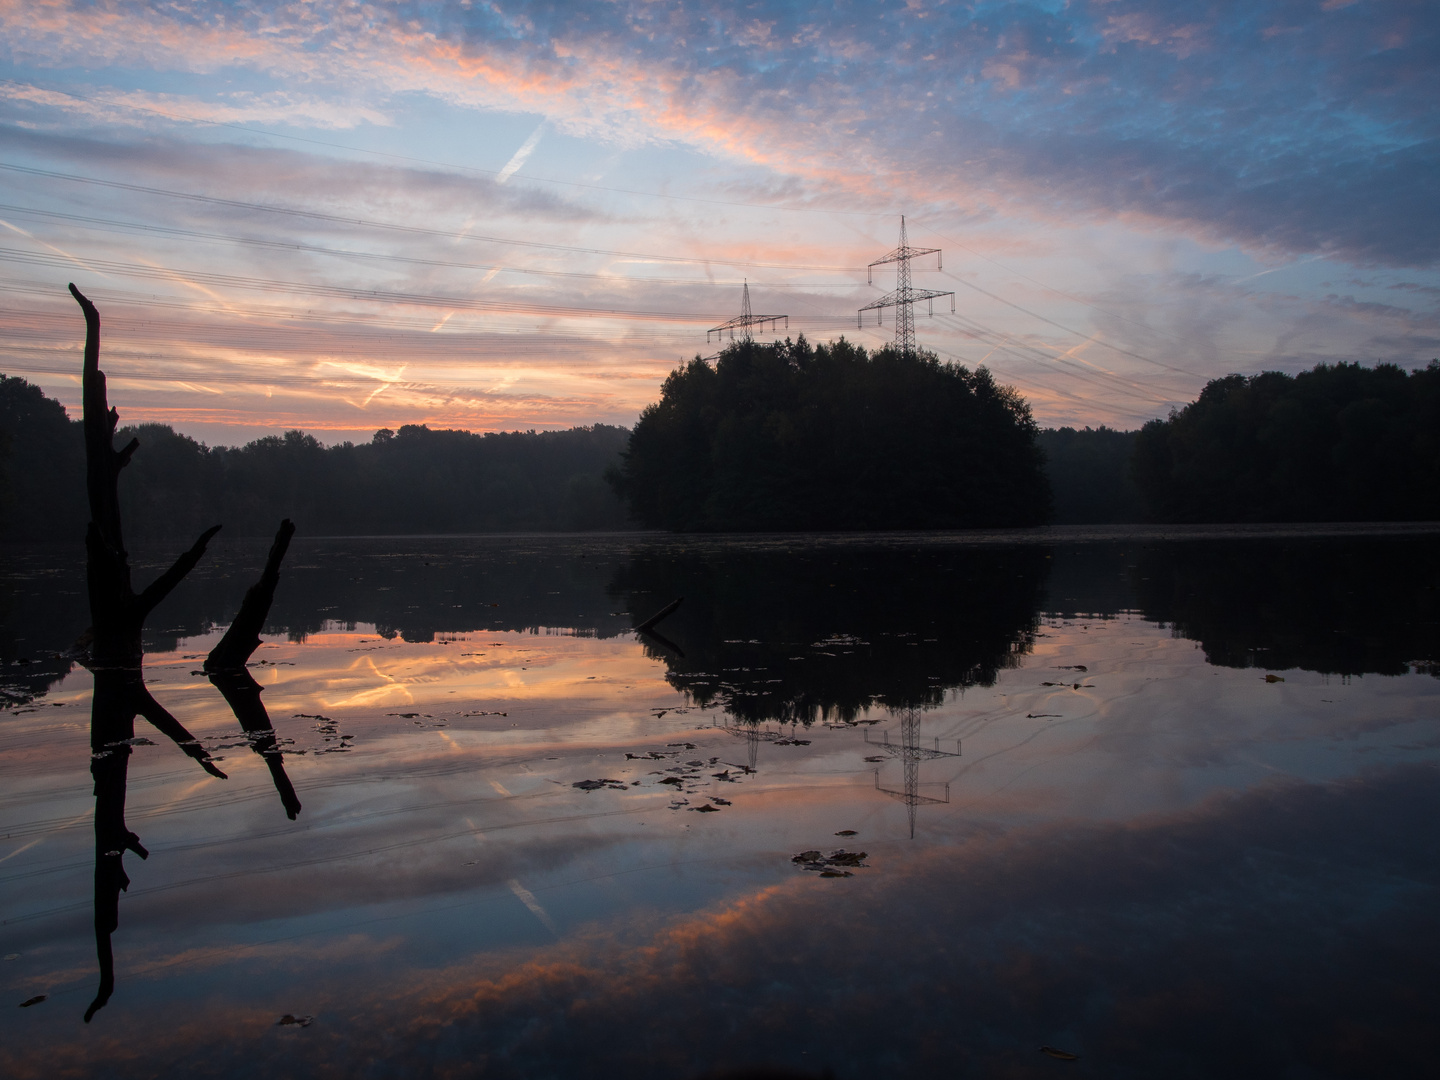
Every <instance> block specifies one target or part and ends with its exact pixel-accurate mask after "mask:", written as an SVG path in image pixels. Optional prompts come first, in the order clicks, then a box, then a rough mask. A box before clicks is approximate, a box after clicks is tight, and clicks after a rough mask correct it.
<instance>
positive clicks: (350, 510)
mask: <svg viewBox="0 0 1440 1080" xmlns="http://www.w3.org/2000/svg"><path fill="white" fill-rule="evenodd" d="M131 436H134V437H137V438H139V439H140V440H141V442H142V443H143V444H144V446H145V453H143V454H139V455H137V456H136V457H135V459H134V460H133V462H132V463H131V464H130V465H129V467H127V468H126V470H125V472H124V474H123V476H122V479H121V485H120V488H121V499H122V504H123V508H124V512H125V515H126V521H127V522H128V523H129V525H128V526H127V528H128V530H129V535H130V536H131V537H133V538H135V539H140V540H143V539H147V538H173V537H188V536H191V535H192V534H194V533H196V532H199V531H200V530H202V529H204V528H206V527H208V526H209V525H210V524H214V523H215V522H224V523H225V527H226V530H227V533H228V534H229V535H232V536H235V535H240V536H262V535H269V534H270V533H271V531H273V528H274V522H275V521H278V520H279V519H280V518H282V517H285V516H291V517H293V518H294V519H295V520H296V521H297V522H299V523H300V524H301V526H302V528H303V530H304V532H305V533H306V534H307V535H311V536H315V535H337V536H339V535H349V536H353V535H405V534H411V535H413V534H423V533H466V532H515V531H585V530H615V529H633V528H636V527H644V528H666V529H674V530H679V531H734V530H742V529H747V530H774V529H849V530H855V529H872V530H888V529H925V528H931V529H954V528H974V527H992V526H998V525H1036V524H1043V523H1046V522H1047V521H1048V522H1050V523H1054V524H1060V525H1072V524H1110V523H1125V522H1144V521H1151V522H1159V523H1187V522H1190V523H1199V522H1265V521H1367V520H1368V521H1397V520H1416V521H1424V520H1436V519H1437V518H1440V362H1437V361H1431V363H1430V364H1429V366H1428V367H1425V368H1419V369H1416V370H1414V371H1410V372H1407V371H1405V370H1404V369H1403V368H1400V367H1397V366H1395V365H1389V364H1381V365H1377V366H1375V367H1371V368H1366V367H1361V366H1360V365H1358V364H1335V365H1326V364H1321V365H1318V366H1317V367H1315V368H1314V369H1312V370H1310V371H1306V372H1302V373H1300V374H1299V375H1293V376H1292V375H1286V374H1282V373H1280V372H1265V373H1263V374H1259V375H1250V376H1244V375H1231V376H1228V377H1226V378H1223V379H1216V380H1214V381H1212V382H1211V383H1209V384H1208V385H1207V386H1206V387H1205V389H1204V390H1203V391H1202V392H1201V394H1200V396H1199V398H1198V399H1197V400H1196V401H1194V402H1193V403H1191V404H1190V405H1187V406H1186V407H1184V408H1183V409H1178V410H1175V411H1174V412H1172V413H1171V415H1170V416H1169V417H1168V418H1167V419H1164V420H1153V421H1151V422H1150V423H1148V424H1146V425H1145V426H1144V428H1142V429H1141V430H1139V431H1116V430H1113V429H1111V428H1107V427H1103V426H1102V427H1099V428H1094V429H1092V428H1081V429H1078V430H1077V429H1075V428H1070V427H1062V428H1052V429H1046V430H1039V429H1037V428H1036V426H1035V424H1034V422H1033V420H1032V419H1031V418H1030V414H1029V410H1028V407H1027V406H1026V405H1025V403H1024V401H1023V400H1022V399H1021V398H1020V397H1019V396H1018V395H1017V394H1015V393H1014V392H1013V391H1011V390H1008V389H1006V388H1004V387H1001V386H997V385H996V384H995V382H994V381H993V379H992V378H991V376H990V374H989V373H988V372H987V371H986V370H985V369H984V368H979V369H976V370H975V371H969V370H967V369H965V368H963V367H958V366H954V365H946V364H941V363H939V362H938V361H937V360H936V359H935V358H934V357H931V356H927V355H924V354H921V355H918V356H915V357H908V358H907V357H904V356H901V355H899V354H897V353H895V352H894V351H892V350H888V349H886V350H879V351H877V352H873V353H870V352H867V351H866V350H864V349H861V348H857V347H855V346H853V345H850V344H848V343H846V342H845V341H843V340H841V341H839V342H836V343H834V344H831V345H821V346H817V347H811V346H810V345H809V344H807V343H806V342H805V341H804V339H803V338H802V339H800V340H798V341H796V342H794V343H790V342H786V343H783V344H782V345H781V346H779V347H778V348H777V347H771V346H756V345H746V344H744V343H738V344H736V345H734V346H732V347H731V348H729V349H728V350H726V352H725V353H723V354H722V355H721V357H720V359H719V362H718V363H716V364H714V365H711V364H709V363H706V362H703V361H700V360H698V359H697V360H694V361H691V362H690V363H688V364H685V365H683V366H681V367H680V368H677V369H676V370H675V371H674V372H672V373H671V375H670V376H669V378H667V379H666V381H665V384H664V387H663V389H662V393H661V397H660V400H659V401H658V402H656V403H654V404H652V405H651V406H650V407H649V408H647V409H646V410H645V412H644V413H643V414H642V415H641V418H640V422H639V423H638V424H637V425H636V427H635V430H634V432H633V433H632V432H630V431H628V430H627V429H625V428H621V427H611V426H607V425H604V424H597V425H595V426H593V427H577V428H571V429H569V430H567V431H542V432H533V431H532V432H498V433H495V432H492V433H488V434H483V435H481V434H474V433H471V432H467V431H448V430H432V429H430V428H428V427H426V426H424V425H407V426H405V427H402V428H400V429H399V430H398V431H390V430H388V429H383V428H382V429H381V430H379V431H377V432H375V434H374V436H373V437H372V439H371V440H370V441H369V442H366V443H360V444H351V443H342V444H341V445H339V446H331V447H326V446H323V445H322V444H321V443H320V442H319V441H318V440H317V439H315V437H314V436H312V435H307V434H305V433H304V432H300V431H290V432H286V433H285V434H283V435H275V436H270V437H267V438H264V439H258V440H256V441H254V442H251V443H249V444H247V445H245V446H240V447H223V446H221V447H207V446H205V445H203V444H201V443H199V442H196V441H195V440H194V439H191V438H189V437H188V436H186V435H182V434H179V433H177V432H175V431H174V430H172V429H171V428H169V427H167V426H165V425H160V424H141V425H138V426H135V427H132V428H127V429H125V437H126V438H127V439H128V438H130V437H131ZM84 475H85V460H84V447H83V443H82V439H81V435H80V425H79V423H78V421H74V420H71V419H69V418H68V416H67V415H66V412H65V409H64V407H63V406H62V405H61V404H60V403H59V402H58V401H55V400H53V399H51V398H48V397H46V396H45V395H44V393H43V391H42V390H41V389H40V388H39V387H38V386H34V385H32V384H30V383H28V382H26V381H25V380H24V379H19V378H12V377H9V376H5V375H0V539H3V540H78V539H79V538H80V537H82V536H83V535H84V531H85V521H86V517H85V487H84Z"/></svg>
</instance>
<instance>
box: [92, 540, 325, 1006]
mask: <svg viewBox="0 0 1440 1080" xmlns="http://www.w3.org/2000/svg"><path fill="white" fill-rule="evenodd" d="M294 533H295V527H294V526H293V525H292V524H291V523H290V522H289V521H286V522H284V523H283V524H282V525H281V527H280V532H279V534H278V535H277V536H276V538H275V543H274V545H273V546H272V547H271V549H270V556H269V558H268V560H267V561H266V564H265V570H264V572H263V574H262V575H261V578H260V580H259V581H258V582H257V583H256V584H255V585H254V586H252V587H251V588H250V590H249V591H248V592H247V593H246V595H245V600H244V603H242V604H241V606H240V611H239V612H238V613H237V614H236V616H235V618H234V620H232V622H231V625H230V629H229V630H228V631H227V632H226V634H225V636H224V637H223V638H222V639H221V640H220V643H219V644H218V645H216V646H215V648H214V649H213V650H211V652H210V655H209V656H208V657H207V658H206V660H205V670H206V673H207V675H208V676H209V678H210V681H211V683H212V684H213V685H214V686H215V687H216V689H218V690H219V691H220V693H221V695H222V696H224V698H225V701H226V703H227V704H229V706H230V708H231V710H232V711H233V712H234V714H235V718H236V719H237V720H239V721H240V726H241V728H242V729H243V731H244V732H245V735H246V737H247V741H248V742H249V743H250V747H251V749H252V750H254V751H255V753H257V754H259V755H260V756H261V757H262V758H263V759H264V760H265V763H266V764H267V765H268V766H269V769H270V775H271V777H272V779H273V781H274V784H275V790H276V791H277V792H278V793H279V795H280V801H281V803H282V804H283V805H284V807H285V811H286V813H287V814H288V815H289V817H290V819H291V820H292V821H293V820H294V819H295V817H296V815H297V814H299V812H300V799H299V797H298V796H297V795H296V794H295V787H294V785H293V784H292V783H291V782H290V778H289V776H287V775H286V772H285V763H284V759H283V757H282V756H281V751H280V749H279V747H278V745H277V741H276V736H275V730H274V728H273V726H272V725H271V723H270V717H269V715H268V714H267V713H266V711H265V706H264V704H263V703H262V702H261V700H260V693H261V687H260V685H259V684H258V683H257V682H256V681H255V679H254V677H253V676H251V674H250V672H249V671H248V670H247V669H246V666H245V665H246V663H247V662H248V661H249V659H250V656H251V654H252V653H254V651H255V650H256V648H258V647H259V645H260V636H259V631H260V629H261V628H262V627H263V626H264V625H265V619H266V617H267V616H268V615H269V612H270V604H271V601H272V600H273V599H274V596H275V586H276V584H277V583H278V581H279V575H280V563H281V560H283V559H284V557H285V551H286V549H287V548H288V547H289V544H290V538H291V537H292V536H293V535H294ZM137 630H138V626H137ZM136 636H137V637H138V634H137V635H136ZM91 671H92V673H93V675H94V678H95V690H94V705H93V708H92V712H91V726H90V739H91V755H90V758H91V760H90V772H91V775H92V776H93V777H94V780H95V950H96V957H97V960H98V962H99V967H100V986H99V989H98V991H97V992H96V994H95V998H94V1000H93V1001H92V1002H91V1003H90V1006H89V1008H87V1009H86V1010H85V1022H86V1023H89V1022H90V1020H91V1019H92V1018H93V1017H94V1016H95V1014H96V1013H97V1012H98V1011H99V1010H100V1009H102V1008H104V1007H105V1005H106V1004H107V1003H108V1002H109V1001H110V998H111V996H112V995H113V994H114V992H115V955H114V947H113V944H112V940H111V939H112V937H113V935H114V933H115V931H116V930H117V929H119V926H120V894H121V893H122V892H125V891H127V890H128V889H129V887H130V877H129V875H128V874H126V872H125V866H124V855H125V852H127V851H132V852H134V853H135V854H136V855H139V856H140V858H142V859H148V858H149V857H150V853H149V852H148V851H146V849H145V847H144V845H143V844H141V842H140V837H139V836H138V835H136V834H135V833H134V832H132V831H131V830H130V829H129V827H128V826H127V825H126V824H125V799H126V794H127V787H128V782H127V780H128V773H129V764H130V755H131V754H132V753H133V747H134V746H135V745H136V744H137V743H142V744H143V743H144V742H146V741H147V740H143V739H140V740H137V739H136V737H135V716H136V714H137V712H138V713H139V714H140V715H143V716H144V717H145V718H146V719H147V720H149V721H150V722H151V723H152V724H154V725H155V727H157V728H158V729H159V730H160V731H162V732H163V733H164V734H166V735H168V736H169V737H170V738H171V739H172V740H174V741H175V742H176V744H177V745H179V746H180V747H181V748H182V749H183V750H185V752H186V753H187V754H189V755H190V756H191V757H193V758H195V759H196V760H197V761H198V762H199V763H200V764H201V765H202V766H203V767H204V769H205V771H206V772H208V773H210V774H211V775H213V776H216V777H218V778H220V779H222V780H223V779H225V774H224V773H223V772H221V771H220V770H219V768H217V767H216V766H215V764H214V763H213V761H212V760H211V757H210V754H209V752H208V751H207V750H206V749H205V748H204V746H203V744H202V743H201V741H200V740H198V739H196V738H195V737H194V736H193V735H191V734H190V733H189V732H188V731H186V730H185V728H184V727H183V726H181V724H180V723H179V721H177V720H176V719H175V718H174V717H173V716H171V715H170V714H169V713H168V712H167V711H166V710H165V709H164V708H163V707H161V705H160V704H159V703H158V702H157V701H156V700H155V698H154V696H153V695H152V694H151V693H150V691H149V689H148V688H147V687H146V686H145V681H144V677H143V672H142V670H141V667H140V665H139V664H138V663H136V664H134V665H130V664H126V665H123V666H111V667H105V666H102V665H101V664H100V663H92V665H91Z"/></svg>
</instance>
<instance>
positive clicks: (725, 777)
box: [710, 769, 740, 784]
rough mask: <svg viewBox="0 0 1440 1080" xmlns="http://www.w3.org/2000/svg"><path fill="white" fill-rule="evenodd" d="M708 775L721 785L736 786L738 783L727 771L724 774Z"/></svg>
mask: <svg viewBox="0 0 1440 1080" xmlns="http://www.w3.org/2000/svg"><path fill="white" fill-rule="evenodd" d="M710 775H711V776H713V777H714V778H715V779H716V780H719V781H720V782H721V783H723V784H738V783H739V782H740V781H738V780H736V779H735V778H734V777H733V776H731V775H730V770H729V769H726V770H725V771H724V772H717V773H711V774H710Z"/></svg>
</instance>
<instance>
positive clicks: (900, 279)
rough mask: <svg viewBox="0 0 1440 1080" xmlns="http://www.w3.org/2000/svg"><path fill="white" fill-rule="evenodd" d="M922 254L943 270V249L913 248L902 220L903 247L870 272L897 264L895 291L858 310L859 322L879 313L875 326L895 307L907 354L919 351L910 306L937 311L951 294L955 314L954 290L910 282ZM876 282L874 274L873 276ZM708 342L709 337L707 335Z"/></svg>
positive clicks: (899, 342) (899, 345)
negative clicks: (926, 305) (940, 299)
mask: <svg viewBox="0 0 1440 1080" xmlns="http://www.w3.org/2000/svg"><path fill="white" fill-rule="evenodd" d="M921 255H934V256H935V259H936V263H937V264H938V265H937V267H936V269H940V270H943V269H944V268H945V267H944V263H942V262H940V249H939V248H916V247H911V246H910V242H909V241H908V240H907V239H906V238H905V219H904V218H903V217H902V218H901V219H900V246H899V247H897V248H896V249H895V250H894V251H891V252H889V253H888V254H886V255H883V256H881V257H880V258H878V259H876V260H875V261H874V262H872V263H871V264H870V272H871V274H873V273H874V270H875V267H877V266H883V265H884V264H885V263H892V262H893V263H894V264H895V291H894V292H888V293H886V294H885V295H884V296H882V297H880V299H879V300H876V301H874V302H872V303H869V304H866V305H865V306H864V307H862V308H861V309H860V310H859V311H857V312H856V313H855V318H856V325H858V326H864V325H865V322H864V319H865V312H867V311H873V312H875V320H876V322H875V325H877V326H878V325H880V318H881V316H880V312H881V311H882V310H883V309H884V308H887V307H893V308H894V309H895V348H896V349H898V350H899V351H900V352H902V353H904V354H905V355H907V356H908V355H910V354H911V353H913V352H914V351H915V312H914V311H912V310H911V308H910V305H911V304H913V303H915V301H917V300H928V301H930V314H931V315H934V314H935V298H936V297H937V296H948V297H950V314H952V315H953V314H955V294H954V293H953V292H936V291H935V290H934V289H916V288H913V287H912V286H911V284H910V260H911V259H915V258H918V257H919V256H921ZM870 280H871V281H872V283H873V280H874V279H873V277H872V278H871V279H870ZM706 340H707V341H708V340H709V338H706Z"/></svg>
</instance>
